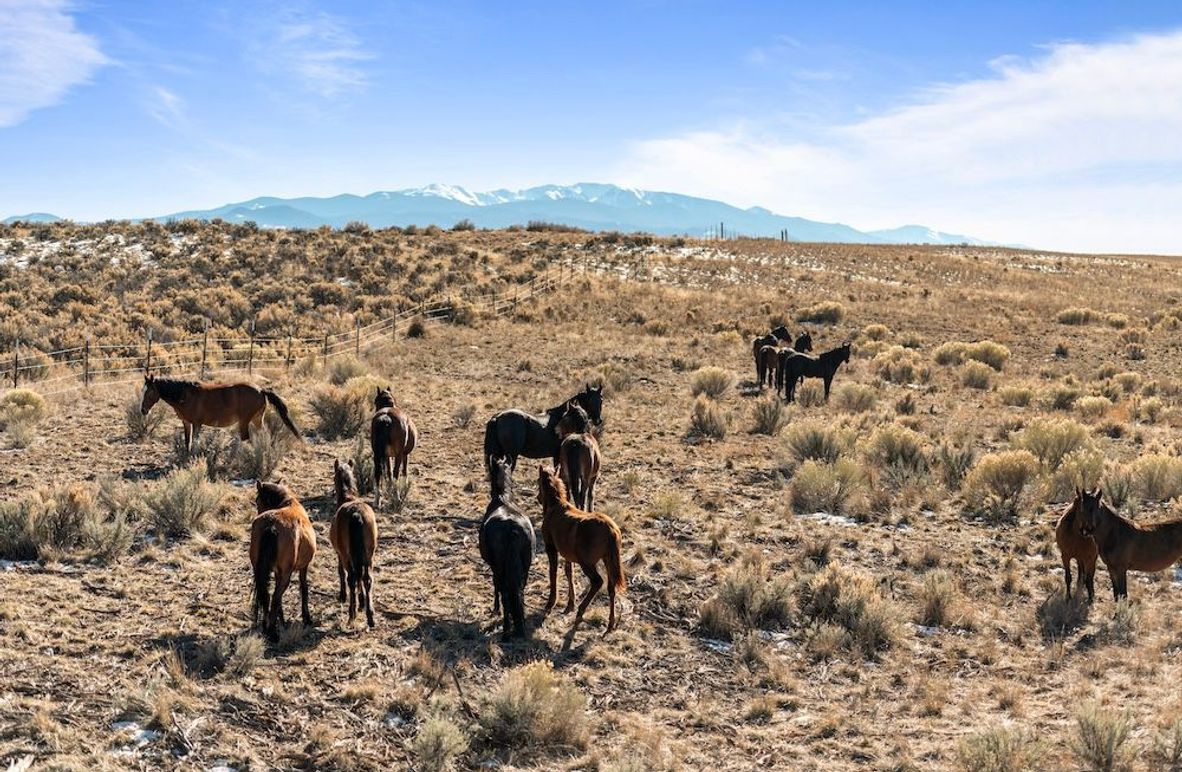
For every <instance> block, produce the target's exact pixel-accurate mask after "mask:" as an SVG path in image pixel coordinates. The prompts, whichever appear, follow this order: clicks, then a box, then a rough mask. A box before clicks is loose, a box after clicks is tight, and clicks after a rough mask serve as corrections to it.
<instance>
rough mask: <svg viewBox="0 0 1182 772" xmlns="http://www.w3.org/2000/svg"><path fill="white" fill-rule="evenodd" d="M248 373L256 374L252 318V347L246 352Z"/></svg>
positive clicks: (251, 322) (252, 323)
mask: <svg viewBox="0 0 1182 772" xmlns="http://www.w3.org/2000/svg"><path fill="white" fill-rule="evenodd" d="M246 374H247V375H253V374H254V320H253V319H251V320H250V348H249V349H248V350H247V352H246Z"/></svg>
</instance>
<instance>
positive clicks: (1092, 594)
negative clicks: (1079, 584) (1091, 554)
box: [1084, 562, 1096, 603]
mask: <svg viewBox="0 0 1182 772" xmlns="http://www.w3.org/2000/svg"><path fill="white" fill-rule="evenodd" d="M1095 582H1096V564H1095V562H1093V563H1092V565H1090V566H1088V571H1087V574H1086V576H1085V578H1084V584H1085V585H1086V586H1087V588H1088V603H1091V602H1093V601H1094V600H1095V599H1096V587H1095Z"/></svg>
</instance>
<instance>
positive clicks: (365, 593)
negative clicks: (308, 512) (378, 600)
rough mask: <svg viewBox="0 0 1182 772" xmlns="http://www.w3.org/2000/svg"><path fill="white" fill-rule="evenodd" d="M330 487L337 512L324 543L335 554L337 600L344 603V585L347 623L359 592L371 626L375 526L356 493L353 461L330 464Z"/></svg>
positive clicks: (355, 608) (351, 622) (354, 616)
mask: <svg viewBox="0 0 1182 772" xmlns="http://www.w3.org/2000/svg"><path fill="white" fill-rule="evenodd" d="M333 487H334V488H335V489H336V494H337V511H336V513H335V514H334V515H333V516H332V523H331V524H330V525H329V526H328V540H329V542H330V543H331V544H332V548H333V550H335V551H336V553H337V578H338V579H340V583H341V592H340V595H339V596H338V598H337V600H338V601H339V602H340V603H344V602H345V584H346V583H348V585H349V624H350V625H352V624H353V620H355V619H356V618H357V594H358V591H359V590H360V593H361V607H362V608H364V609H365V622H366V624H368V625H369V626H370V627H373V592H372V591H373V579H372V577H371V576H370V570H371V569H372V568H373V555H374V551H375V550H376V549H377V545H378V524H377V521H376V520H375V519H374V514H373V509H371V508H370V506H369V504H366V503H365V502H364V501H362V500H361V496H360V495H358V493H357V476H356V474H355V473H354V470H353V462H352V461H351V460H350V461H346V462H345V463H343V464H342V463H341V462H340V461H333Z"/></svg>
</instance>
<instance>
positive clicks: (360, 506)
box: [329, 499, 378, 560]
mask: <svg viewBox="0 0 1182 772" xmlns="http://www.w3.org/2000/svg"><path fill="white" fill-rule="evenodd" d="M357 527H360V528H361V529H362V534H363V535H364V544H365V553H366V557H369V558H370V559H372V558H373V553H374V550H375V549H376V548H377V543H378V524H377V519H376V518H375V517H374V513H373V508H372V507H370V506H369V504H367V503H365V502H364V501H362V500H360V499H353V500H351V501H346V502H345V503H344V504H341V506H339V507H337V511H336V514H334V515H333V518H332V527H331V528H330V529H329V541H330V542H332V546H333V548H334V549H335V550H336V553H337V555H338V556H339V557H341V559H342V560H344V559H345V558H346V557H348V552H349V548H350V542H349V529H350V528H357Z"/></svg>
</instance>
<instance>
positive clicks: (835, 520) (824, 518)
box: [796, 512, 858, 526]
mask: <svg viewBox="0 0 1182 772" xmlns="http://www.w3.org/2000/svg"><path fill="white" fill-rule="evenodd" d="M796 517H797V519H799V520H816V521H817V522H820V523H827V524H829V525H846V526H849V525H857V524H858V521H857V520H855V519H853V518H852V517H846V516H845V515H833V514H830V513H828V512H812V513H810V514H803V515H797V516H796Z"/></svg>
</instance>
